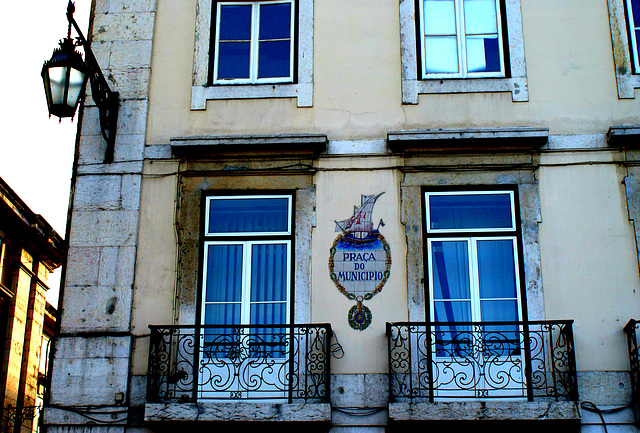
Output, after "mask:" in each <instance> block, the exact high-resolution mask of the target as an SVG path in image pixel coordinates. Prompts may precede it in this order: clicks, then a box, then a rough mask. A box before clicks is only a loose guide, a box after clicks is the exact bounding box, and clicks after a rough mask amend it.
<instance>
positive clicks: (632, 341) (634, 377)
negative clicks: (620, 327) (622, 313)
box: [624, 319, 640, 427]
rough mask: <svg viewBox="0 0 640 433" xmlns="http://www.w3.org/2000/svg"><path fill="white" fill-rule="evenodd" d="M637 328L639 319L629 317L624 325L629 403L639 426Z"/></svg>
mask: <svg viewBox="0 0 640 433" xmlns="http://www.w3.org/2000/svg"><path fill="white" fill-rule="evenodd" d="M638 330H640V320H634V319H631V320H629V323H627V324H626V326H625V327H624V332H625V333H626V334H627V345H628V347H629V373H630V375H631V405H632V407H633V412H634V414H635V419H636V425H637V426H638V427H640V351H639V349H638Z"/></svg>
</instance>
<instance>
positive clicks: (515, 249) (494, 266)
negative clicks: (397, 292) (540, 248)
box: [425, 190, 524, 397]
mask: <svg viewBox="0 0 640 433" xmlns="http://www.w3.org/2000/svg"><path fill="white" fill-rule="evenodd" d="M425 209H426V216H425V221H426V250H427V251H426V252H427V258H426V262H427V272H428V291H429V296H428V299H429V317H430V318H431V319H430V322H431V323H432V328H431V329H432V334H431V335H432V347H431V351H432V353H433V362H434V370H436V371H439V372H440V374H439V375H437V376H438V383H436V384H435V388H436V389H437V390H438V391H437V394H442V395H443V396H446V395H456V396H465V395H466V394H465V393H470V394H472V395H473V394H475V393H477V392H478V390H480V389H482V390H483V392H487V390H490V392H491V395H492V396H496V397H499V396H500V393H501V392H502V393H507V392H512V391H511V390H510V388H512V387H519V386H520V384H521V383H523V381H524V379H523V376H522V375H523V371H524V369H523V368H522V367H523V365H524V360H523V338H522V335H523V332H522V318H523V308H522V299H521V296H522V295H521V290H520V287H521V279H520V272H521V271H520V254H519V250H520V249H519V236H520V235H519V229H518V222H517V218H516V216H517V209H516V203H515V190H496V191H477V190H473V191H427V192H425ZM487 365H491V366H492V367H491V369H492V373H494V374H495V371H496V370H500V371H501V372H502V375H501V376H500V377H502V378H506V379H505V380H504V382H503V383H500V384H499V385H498V384H497V383H496V382H495V381H492V382H491V383H484V381H489V380H490V379H489V378H490V375H489V374H477V371H479V370H481V369H482V368H485V366H487ZM474 373H475V374H474ZM516 373H517V374H516ZM461 377H473V378H474V380H476V381H479V382H477V383H473V386H471V384H467V385H469V386H468V387H465V386H461V382H460V381H461V379H460V378H461ZM463 382H464V381H463Z"/></svg>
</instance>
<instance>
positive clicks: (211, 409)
mask: <svg viewBox="0 0 640 433" xmlns="http://www.w3.org/2000/svg"><path fill="white" fill-rule="evenodd" d="M144 420H145V421H148V422H156V421H163V422H167V421H179V422H185V421H225V422H229V421H232V422H247V421H256V422H285V421H286V422H305V423H309V422H316V423H321V422H331V406H330V404H329V403H308V404H303V403H300V404H295V403H294V404H286V403H257V402H238V401H233V402H218V401H216V402H200V403H147V404H146V405H145V408H144Z"/></svg>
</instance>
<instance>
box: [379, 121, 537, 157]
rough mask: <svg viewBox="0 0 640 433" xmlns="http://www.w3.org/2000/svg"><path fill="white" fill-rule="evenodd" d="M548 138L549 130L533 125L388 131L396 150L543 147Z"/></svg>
mask: <svg viewBox="0 0 640 433" xmlns="http://www.w3.org/2000/svg"><path fill="white" fill-rule="evenodd" d="M548 138H549V130H548V129H544V128H529V127H515V128H464V129H416V130H406V131H394V132H389V133H388V134H387V142H388V143H389V148H390V149H391V150H392V151H394V152H434V151H440V152H442V151H445V152H452V151H523V150H525V151H526V150H537V149H540V148H541V147H542V146H544V145H545V144H546V143H547V140H548Z"/></svg>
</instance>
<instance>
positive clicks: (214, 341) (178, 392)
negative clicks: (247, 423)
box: [147, 324, 332, 402]
mask: <svg viewBox="0 0 640 433" xmlns="http://www.w3.org/2000/svg"><path fill="white" fill-rule="evenodd" d="M149 328H150V329H151V341H150V347H149V374H148V382H147V399H148V401H150V402H170V401H176V402H189V401H198V400H202V399H215V400H230V399H233V400H238V399H247V400H255V399H269V400H279V401H287V402H295V401H307V402H328V401H329V377H330V376H329V372H330V370H329V368H330V363H329V361H330V356H329V346H330V340H331V335H332V331H331V327H330V325H326V324H321V325H273V326H272V325H246V326H244V325H222V326H216V325H202V326H149Z"/></svg>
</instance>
